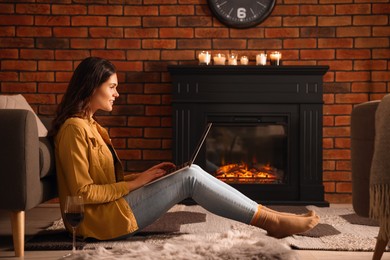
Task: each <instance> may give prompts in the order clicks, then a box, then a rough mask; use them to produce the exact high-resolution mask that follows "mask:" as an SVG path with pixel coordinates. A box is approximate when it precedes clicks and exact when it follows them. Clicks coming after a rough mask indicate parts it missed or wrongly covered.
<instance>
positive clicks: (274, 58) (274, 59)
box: [269, 51, 282, 66]
mask: <svg viewBox="0 0 390 260" xmlns="http://www.w3.org/2000/svg"><path fill="white" fill-rule="evenodd" d="M269 59H270V63H271V65H273V66H279V65H281V63H282V54H281V53H280V52H278V51H273V52H271V54H270V55H269Z"/></svg>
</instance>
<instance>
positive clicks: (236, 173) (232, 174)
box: [216, 163, 279, 183]
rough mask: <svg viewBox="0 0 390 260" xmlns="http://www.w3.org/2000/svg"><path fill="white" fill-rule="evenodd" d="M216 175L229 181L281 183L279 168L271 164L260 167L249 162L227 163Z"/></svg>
mask: <svg viewBox="0 0 390 260" xmlns="http://www.w3.org/2000/svg"><path fill="white" fill-rule="evenodd" d="M216 177H217V178H218V179H220V180H222V181H225V182H229V183H279V178H278V177H277V169H275V168H274V167H272V166H271V165H270V164H266V165H262V166H260V167H258V168H257V167H249V166H248V164H247V163H232V164H226V165H223V166H221V167H219V169H218V170H217V171H216Z"/></svg>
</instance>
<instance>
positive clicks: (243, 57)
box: [240, 56, 249, 65]
mask: <svg viewBox="0 0 390 260" xmlns="http://www.w3.org/2000/svg"><path fill="white" fill-rule="evenodd" d="M240 63H241V65H248V63H249V60H248V57H247V56H241V59H240Z"/></svg>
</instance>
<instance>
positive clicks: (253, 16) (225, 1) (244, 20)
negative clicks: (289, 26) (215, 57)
mask: <svg viewBox="0 0 390 260" xmlns="http://www.w3.org/2000/svg"><path fill="white" fill-rule="evenodd" d="M208 3H209V6H210V9H211V10H212V12H213V13H214V15H215V16H216V17H217V19H218V20H219V21H221V22H222V23H223V24H225V25H227V26H229V27H234V28H249V27H253V26H256V25H258V24H260V23H261V22H262V21H264V19H265V18H267V17H268V16H269V15H270V14H271V12H272V9H273V8H274V6H275V3H276V0H208Z"/></svg>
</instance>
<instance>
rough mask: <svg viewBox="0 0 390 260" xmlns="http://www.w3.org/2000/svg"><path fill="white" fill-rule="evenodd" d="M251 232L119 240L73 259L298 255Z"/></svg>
mask: <svg viewBox="0 0 390 260" xmlns="http://www.w3.org/2000/svg"><path fill="white" fill-rule="evenodd" d="M253 235H255V234H253V233H251V232H249V233H248V232H242V231H227V232H224V233H213V234H208V235H207V236H202V235H199V234H188V235H182V236H180V237H176V238H170V239H168V240H160V241H153V242H150V241H145V242H139V241H138V242H126V243H123V242H122V243H118V244H117V245H115V246H113V249H110V250H107V249H105V248H104V247H102V246H99V247H97V248H96V249H95V250H82V251H77V253H76V254H75V255H73V256H72V257H70V258H69V259H91V260H92V259H102V260H103V259H143V260H147V259H148V260H149V259H150V260H152V259H172V260H177V259H221V260H222V259H224V260H225V259H251V260H255V259H291V260H293V259H298V256H297V254H296V253H295V252H294V251H292V250H291V249H290V248H289V247H288V246H286V245H285V244H282V243H280V242H278V241H277V240H274V239H272V238H269V237H266V236H264V235H262V236H258V235H256V236H253Z"/></svg>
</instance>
